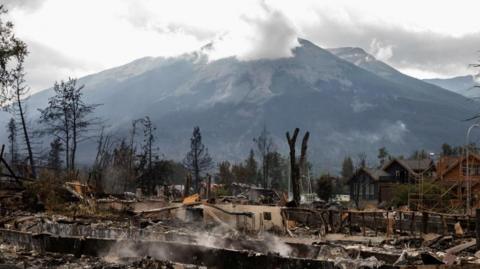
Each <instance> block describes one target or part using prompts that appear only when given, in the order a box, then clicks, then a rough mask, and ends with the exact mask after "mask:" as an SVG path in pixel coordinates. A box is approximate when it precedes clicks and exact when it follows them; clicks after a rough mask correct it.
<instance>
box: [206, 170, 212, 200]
mask: <svg viewBox="0 0 480 269" xmlns="http://www.w3.org/2000/svg"><path fill="white" fill-rule="evenodd" d="M211 185H212V176H210V175H207V191H206V194H207V200H208V199H210V196H211V195H210V187H211Z"/></svg>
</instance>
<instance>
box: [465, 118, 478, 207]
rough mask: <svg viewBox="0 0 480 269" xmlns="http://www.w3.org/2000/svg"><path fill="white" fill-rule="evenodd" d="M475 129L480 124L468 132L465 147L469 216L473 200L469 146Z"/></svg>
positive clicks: (474, 125)
mask: <svg viewBox="0 0 480 269" xmlns="http://www.w3.org/2000/svg"><path fill="white" fill-rule="evenodd" d="M475 127H480V124H478V123H474V124H472V125H471V126H470V127H469V128H468V131H467V144H466V145H465V147H466V150H465V152H466V155H467V156H466V158H467V169H466V175H465V176H466V180H467V214H470V213H471V212H470V211H471V209H470V203H471V199H472V190H471V188H472V184H471V182H470V166H469V164H468V159H469V155H470V154H469V148H470V147H469V144H470V142H469V141H470V132H471V131H472V129H473V128H475Z"/></svg>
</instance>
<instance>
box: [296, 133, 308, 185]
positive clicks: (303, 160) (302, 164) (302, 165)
mask: <svg viewBox="0 0 480 269" xmlns="http://www.w3.org/2000/svg"><path fill="white" fill-rule="evenodd" d="M309 137H310V133H309V132H308V131H307V132H306V133H305V135H304V136H303V140H302V148H301V151H300V160H299V163H298V166H299V170H300V178H303V177H304V176H305V174H306V171H307V170H308V168H307V143H308V138H309Z"/></svg>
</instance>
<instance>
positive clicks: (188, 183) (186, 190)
mask: <svg viewBox="0 0 480 269" xmlns="http://www.w3.org/2000/svg"><path fill="white" fill-rule="evenodd" d="M191 185H192V174H190V173H188V174H187V176H186V177H185V186H184V189H183V197H188V196H189V195H190V186H191Z"/></svg>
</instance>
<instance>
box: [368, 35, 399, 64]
mask: <svg viewBox="0 0 480 269" xmlns="http://www.w3.org/2000/svg"><path fill="white" fill-rule="evenodd" d="M370 52H371V53H372V54H373V56H375V58H377V59H378V60H380V61H388V60H389V59H390V58H392V56H393V46H391V45H384V44H383V43H382V42H380V41H378V40H377V39H376V38H374V39H373V40H372V43H370Z"/></svg>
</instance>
